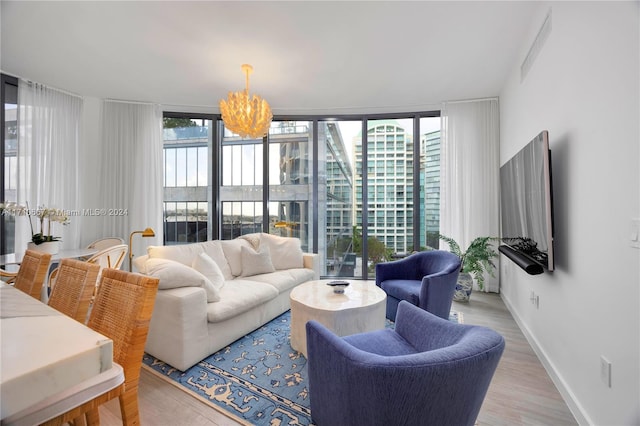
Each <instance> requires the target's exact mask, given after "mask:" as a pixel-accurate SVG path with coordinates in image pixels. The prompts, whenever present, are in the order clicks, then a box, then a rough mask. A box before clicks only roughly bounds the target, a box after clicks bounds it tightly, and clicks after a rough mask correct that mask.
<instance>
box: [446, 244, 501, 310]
mask: <svg viewBox="0 0 640 426" xmlns="http://www.w3.org/2000/svg"><path fill="white" fill-rule="evenodd" d="M438 237H439V238H440V239H441V240H442V241H444V242H446V243H447V244H449V251H450V252H451V253H453V254H456V255H457V256H459V257H460V262H461V267H460V274H459V275H458V283H457V284H456V292H455V294H454V296H453V300H455V301H457V302H468V301H469V297H470V296H471V290H472V289H473V278H475V279H476V282H477V283H478V288H479V289H480V290H483V289H484V273H485V272H486V273H488V274H489V275H491V276H492V277H493V276H494V275H493V270H494V269H495V266H496V265H495V264H494V263H493V258H494V257H497V256H498V253H497V252H496V251H495V249H494V248H493V245H492V241H495V240H497V238H495V237H477V238H476V239H474V240H473V241H471V244H469V247H467V249H466V250H465V251H464V252H463V251H462V249H461V248H460V245H459V244H458V243H457V242H456V241H455V240H454V239H453V238H451V237H447V236H445V235H442V234H438Z"/></svg>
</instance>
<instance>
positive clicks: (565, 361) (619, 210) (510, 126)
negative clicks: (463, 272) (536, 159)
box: [500, 2, 640, 425]
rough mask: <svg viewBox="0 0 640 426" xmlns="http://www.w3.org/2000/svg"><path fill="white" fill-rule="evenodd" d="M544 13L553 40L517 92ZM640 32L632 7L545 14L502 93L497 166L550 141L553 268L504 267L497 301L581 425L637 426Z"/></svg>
mask: <svg viewBox="0 0 640 426" xmlns="http://www.w3.org/2000/svg"><path fill="white" fill-rule="evenodd" d="M550 9H551V11H552V31H551V34H550V36H549V38H548V39H547V41H546V43H545V45H544V47H543V48H542V50H541V52H540V54H539V56H538V57H537V59H536V61H535V63H534V64H533V67H532V68H531V70H530V71H529V74H528V75H527V76H526V78H525V79H524V81H522V82H521V80H520V64H521V63H522V61H523V59H524V57H525V55H526V53H527V51H528V50H529V47H530V43H531V42H532V41H533V39H534V38H535V35H536V34H537V32H538V30H539V28H540V26H541V25H542V22H543V21H544V17H545V15H546V14H547V12H548V11H549V10H550ZM638 27H639V6H638V2H621V3H614V2H584V3H583V2H580V3H578V2H553V3H547V4H541V5H540V7H539V9H538V11H537V15H536V16H533V17H532V27H531V31H530V38H529V42H528V43H527V45H526V46H522V52H521V56H520V58H518V60H517V63H516V64H514V69H513V73H512V74H511V75H510V77H509V79H508V80H507V82H506V84H505V86H504V88H503V90H502V92H501V94H500V109H501V137H500V139H501V150H500V161H501V164H503V163H504V162H506V161H507V160H508V159H509V158H511V156H513V154H514V153H515V152H517V151H518V150H519V149H520V148H522V146H524V145H525V144H526V143H527V142H528V141H529V140H531V139H532V138H533V137H534V136H535V135H537V134H538V133H539V132H540V131H541V130H544V129H546V130H548V131H549V139H550V145H551V150H552V162H553V164H552V169H553V186H554V203H555V208H554V214H555V241H554V246H555V249H556V268H557V269H556V270H555V271H554V272H552V273H545V274H544V275H538V276H528V275H526V273H525V272H524V271H522V270H521V269H519V268H518V267H517V266H516V265H515V264H514V263H512V262H511V261H509V260H508V259H506V258H503V259H501V268H500V269H501V270H500V275H501V292H502V297H503V299H504V300H505V302H506V304H507V306H508V307H509V308H510V310H511V311H512V313H513V315H514V317H515V318H516V320H517V321H518V322H519V323H520V325H521V327H522V328H523V331H524V332H525V334H527V335H528V337H529V338H530V341H531V342H532V343H533V346H534V347H535V348H536V349H537V350H538V351H539V355H540V356H541V358H542V361H543V363H544V364H545V365H546V366H547V368H548V369H549V370H550V373H551V375H552V377H553V378H554V380H555V381H556V385H557V386H558V387H559V389H560V391H561V392H562V393H563V394H564V396H565V399H567V402H568V403H569V406H570V407H571V408H572V409H573V410H574V414H575V415H576V417H577V419H578V421H579V422H580V423H582V424H586V423H588V424H594V425H626V424H635V423H634V422H640V417H638V415H639V413H640V354H639V348H640V316H639V310H640V291H639V287H640V250H639V249H635V248H631V246H630V233H631V218H637V217H640V191H639V188H640V174H639V172H638V170H639V164H640V150H639V145H640V143H639V140H640V139H639V138H640V131H639V118H640V107H639V100H640V85H639V78H640V67H639V45H640V43H639V30H638ZM531 291H534V292H535V293H536V294H537V295H539V298H540V305H539V308H538V309H536V308H535V306H534V305H533V304H531V303H530V301H529V295H530V292H531ZM601 355H604V356H605V357H606V358H607V359H608V360H609V361H611V363H612V387H611V388H608V387H607V386H606V385H604V384H603V383H602V382H601V380H600V357H601ZM632 419H633V420H632ZM637 424H640V423H637Z"/></svg>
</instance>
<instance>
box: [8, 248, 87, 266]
mask: <svg viewBox="0 0 640 426" xmlns="http://www.w3.org/2000/svg"><path fill="white" fill-rule="evenodd" d="M97 252H98V250H96V249H89V248H80V249H63V250H60V251H58V253H56V254H54V255H52V256H51V262H52V263H55V262H59V261H60V260H61V259H66V258H71V259H77V258H80V257H87V256H91V255H94V254H96V253H97ZM23 256H24V253H17V254H16V253H8V254H2V255H0V265H19V264H20V262H22V258H23Z"/></svg>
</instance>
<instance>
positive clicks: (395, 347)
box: [344, 329, 417, 356]
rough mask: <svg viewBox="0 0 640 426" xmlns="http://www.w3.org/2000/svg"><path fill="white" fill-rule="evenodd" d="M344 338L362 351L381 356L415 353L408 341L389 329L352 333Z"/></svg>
mask: <svg viewBox="0 0 640 426" xmlns="http://www.w3.org/2000/svg"><path fill="white" fill-rule="evenodd" d="M344 340H345V341H346V342H347V343H349V344H350V345H351V346H353V347H356V348H358V349H360V350H362V351H365V352H369V353H373V354H377V355H382V356H398V355H412V354H415V353H417V351H416V349H415V348H414V347H413V346H411V344H410V343H409V342H407V341H406V340H405V339H403V338H402V336H400V335H399V334H398V333H396V332H395V331H393V330H390V329H385V330H378V331H372V332H368V333H358V334H352V335H351V336H346V337H344Z"/></svg>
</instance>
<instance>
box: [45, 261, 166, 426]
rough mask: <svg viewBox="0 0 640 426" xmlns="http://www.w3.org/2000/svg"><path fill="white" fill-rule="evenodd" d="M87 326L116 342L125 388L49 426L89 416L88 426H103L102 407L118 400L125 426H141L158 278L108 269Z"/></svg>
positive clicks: (98, 398) (87, 404)
mask: <svg viewBox="0 0 640 426" xmlns="http://www.w3.org/2000/svg"><path fill="white" fill-rule="evenodd" d="M100 281H101V282H100V286H99V288H98V294H97V295H96V298H95V301H94V304H93V307H92V308H91V313H90V314H89V321H88V323H87V326H89V327H90V328H92V329H93V330H95V331H97V332H99V333H101V334H103V335H105V336H107V337H109V338H110V339H111V340H113V361H114V362H115V363H117V364H119V365H120V366H122V368H123V369H124V377H125V381H124V383H123V384H122V385H120V386H118V387H116V388H115V389H112V390H110V391H108V392H105V393H103V394H102V395H100V396H98V397H96V398H94V399H92V400H90V401H88V402H85V403H83V404H81V405H79V406H77V407H74V408H72V409H70V410H69V411H67V412H66V413H64V414H61V415H60V416H58V417H55V418H53V419H51V420H49V421H47V422H45V423H44V424H45V425H49V426H52V425H61V424H64V423H67V422H70V421H72V420H74V419H78V418H82V417H83V416H85V415H86V420H87V424H89V425H94V424H95V425H97V424H100V416H99V411H98V407H99V406H100V405H102V404H104V403H105V402H107V401H109V400H111V399H113V398H116V397H117V398H118V399H119V402H120V412H121V414H122V423H123V424H124V425H139V424H140V415H139V411H138V381H139V379H140V368H141V367H142V356H143V354H144V345H145V343H146V341H147V333H148V331H149V322H150V321H151V314H152V312H153V306H154V304H155V297H156V293H157V291H158V282H159V280H158V279H157V278H153V277H148V276H144V275H140V274H135V273H131V272H126V271H120V270H115V269H104V270H103V271H102V277H101V279H100Z"/></svg>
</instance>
